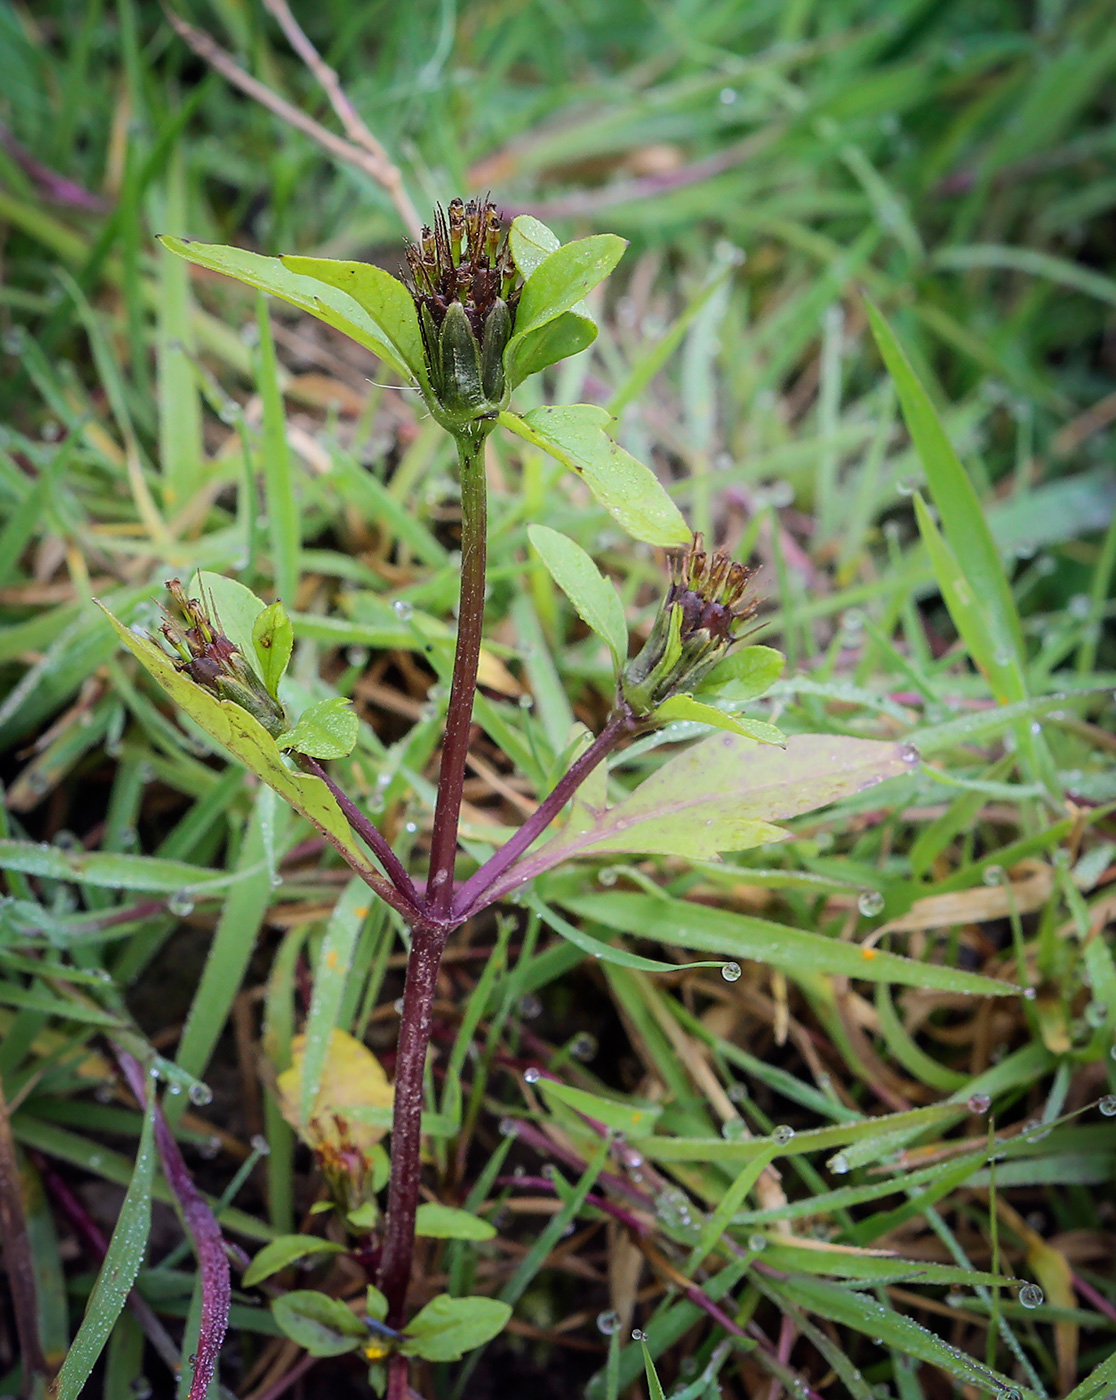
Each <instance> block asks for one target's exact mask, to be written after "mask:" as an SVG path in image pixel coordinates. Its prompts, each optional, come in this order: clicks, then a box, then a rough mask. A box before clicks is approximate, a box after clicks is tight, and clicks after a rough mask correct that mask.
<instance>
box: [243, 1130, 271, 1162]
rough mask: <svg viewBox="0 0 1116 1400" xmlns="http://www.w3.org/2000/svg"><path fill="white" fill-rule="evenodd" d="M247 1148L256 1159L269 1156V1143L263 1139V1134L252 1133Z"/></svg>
mask: <svg viewBox="0 0 1116 1400" xmlns="http://www.w3.org/2000/svg"><path fill="white" fill-rule="evenodd" d="M248 1146H249V1147H250V1148H251V1149H252V1151H253V1152H254V1153H255V1154H256V1156H257V1157H270V1156H271V1143H269V1142H268V1140H267V1138H265V1137H264V1135H263V1133H253V1134H252V1136H251V1138H249V1140H248Z"/></svg>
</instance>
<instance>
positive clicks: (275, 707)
mask: <svg viewBox="0 0 1116 1400" xmlns="http://www.w3.org/2000/svg"><path fill="white" fill-rule="evenodd" d="M167 592H168V593H169V594H170V595H171V597H172V598H173V599H174V601H175V603H176V604H177V606H178V610H179V613H180V615H181V618H178V617H175V616H174V615H173V614H172V613H170V612H168V613H167V615H166V621H165V622H164V623H163V625H162V628H161V630H162V633H163V636H164V637H165V638H166V639H167V641H168V643H169V644H170V646H171V649H172V650H173V651H174V652H176V653H177V658H178V659H176V661H175V666H176V667H177V669H178V670H179V671H181V672H183V673H184V674H185V675H187V676H189V677H190V679H191V680H192V681H195V682H196V683H197V684H198V685H200V686H201V687H202V688H203V689H204V690H208V691H209V692H210V693H211V694H212V695H216V696H217V698H218V699H219V700H231V701H232V702H233V704H235V705H239V706H240V707H241V709H242V710H247V711H248V713H249V714H250V715H252V716H254V718H255V719H257V720H259V722H260V724H262V725H263V727H264V728H265V729H266V730H267V732H268V733H269V734H271V735H272V736H273V737H274V736H275V735H278V734H282V733H283V731H284V730H285V729H286V728H287V716H286V713H285V711H284V710H283V707H282V705H280V704H279V702H278V701H277V700H276V699H274V697H273V696H271V695H270V694H269V693H268V690H267V687H266V686H265V685H264V683H263V681H262V680H260V678H259V676H257V675H256V673H255V671H253V669H252V668H251V666H249V664H248V662H247V661H246V660H245V658H244V657H243V655H242V654H241V653H240V651H239V650H238V649H237V647H236V646H235V645H234V644H233V642H231V641H230V640H229V638H228V637H226V636H225V635H224V633H223V632H222V631H221V624H220V620H219V619H218V618H217V616H216V615H215V613H214V611H213V608H212V607H206V605H205V604H204V603H202V602H200V601H199V600H198V599H197V598H188V597H187V596H186V590H185V589H184V588H183V586H182V584H181V582H180V581H179V580H178V579H176V578H175V579H171V580H170V581H169V582H168V583H167ZM183 622H184V623H185V624H186V625H185V627H183V625H182V624H183Z"/></svg>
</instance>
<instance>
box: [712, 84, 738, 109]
mask: <svg viewBox="0 0 1116 1400" xmlns="http://www.w3.org/2000/svg"><path fill="white" fill-rule="evenodd" d="M736 96H737V94H736V89H735V88H728V87H726V88H722V89H721V91H720V92H719V93H718V94H717V101H718V102H719V103H720V104H721V106H722V107H731V106H732V104H733V103H734V102H735V101H736Z"/></svg>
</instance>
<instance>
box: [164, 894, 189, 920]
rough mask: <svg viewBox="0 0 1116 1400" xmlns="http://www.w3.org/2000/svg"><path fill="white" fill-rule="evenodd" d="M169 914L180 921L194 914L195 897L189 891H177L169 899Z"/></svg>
mask: <svg viewBox="0 0 1116 1400" xmlns="http://www.w3.org/2000/svg"><path fill="white" fill-rule="evenodd" d="M167 912H168V913H171V914H173V915H174V916H175V917H176V918H178V919H184V918H186V916H187V914H192V913H193V912H194V896H193V895H192V894H191V892H190V891H189V890H175V891H174V893H173V894H172V895H170V896H169V897H168V899H167Z"/></svg>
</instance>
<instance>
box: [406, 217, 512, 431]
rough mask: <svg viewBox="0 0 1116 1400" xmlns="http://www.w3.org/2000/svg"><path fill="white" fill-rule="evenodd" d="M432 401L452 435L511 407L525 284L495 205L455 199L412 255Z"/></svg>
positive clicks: (412, 280) (413, 290)
mask: <svg viewBox="0 0 1116 1400" xmlns="http://www.w3.org/2000/svg"><path fill="white" fill-rule="evenodd" d="M407 261H408V263H409V265H410V270H411V278H410V286H411V295H412V296H413V298H414V301H415V309H416V311H417V312H418V321H419V331H420V333H421V335H422V343H423V349H424V351H425V355H426V365H427V371H428V374H429V378H430V388H431V394H432V397H433V402H432V403H431V405H430V407H431V410H432V411H433V412H434V414H435V416H436V417H437V418H438V419H439V421H440V422H441V423H442V424H443V425H444V426H445V427H447V428H448V429H449V430H450V431H451V432H452V431H457V430H459V429H463V428H466V427H467V426H468V425H469V424H470V423H471V422H473V421H474V420H476V419H478V418H491V417H493V416H494V415H495V414H497V413H499V412H500V410H501V409H502V408H503V407H504V406H505V404H506V398H507V395H506V384H505V379H504V349H505V347H506V346H507V343H508V341H509V340H510V339H511V336H512V331H513V330H514V328H515V312H516V308H517V306H518V305H519V294H520V290H521V288H520V284H519V278H518V275H517V273H516V269H515V263H514V261H513V260H512V256H511V250H510V248H509V247H508V242H507V238H506V237H504V236H503V231H502V227H501V224H500V216H499V212H498V211H497V208H496V206H495V205H494V204H493V203H491V201H489V200H476V199H471V200H469V202H468V204H466V203H464V202H463V201H462V200H460V199H454V200H451V201H450V205H449V210H448V212H447V211H446V210H443V209H440V208H439V209H437V210H435V213H434V227H433V228H432V229H431V228H424V229H423V231H422V235H421V238H420V240H419V242H418V243H417V244H412V245H411V246H410V247H409V248H408V249H407Z"/></svg>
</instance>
